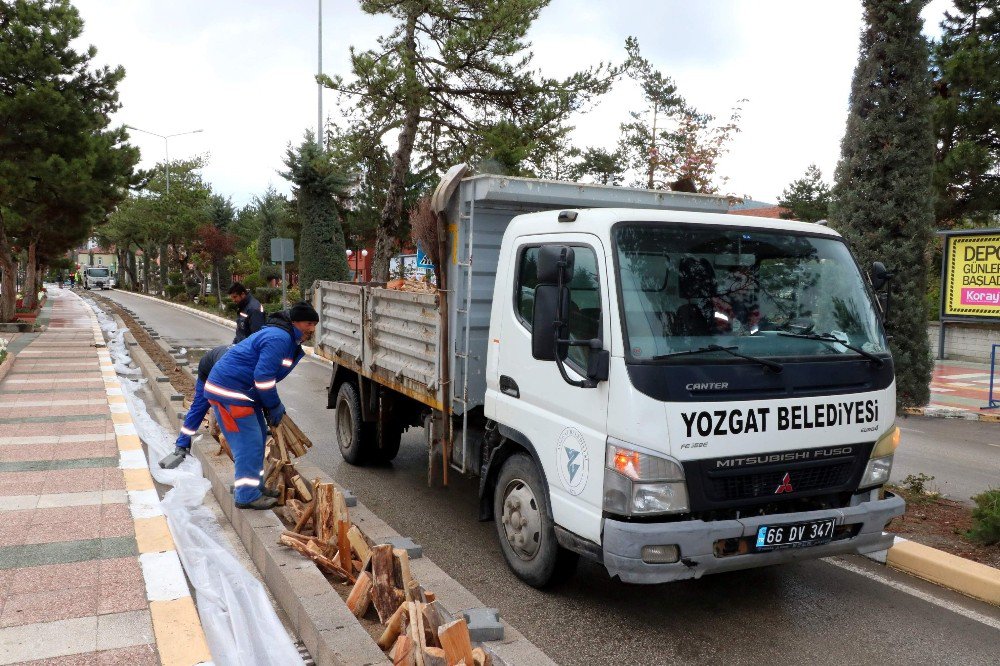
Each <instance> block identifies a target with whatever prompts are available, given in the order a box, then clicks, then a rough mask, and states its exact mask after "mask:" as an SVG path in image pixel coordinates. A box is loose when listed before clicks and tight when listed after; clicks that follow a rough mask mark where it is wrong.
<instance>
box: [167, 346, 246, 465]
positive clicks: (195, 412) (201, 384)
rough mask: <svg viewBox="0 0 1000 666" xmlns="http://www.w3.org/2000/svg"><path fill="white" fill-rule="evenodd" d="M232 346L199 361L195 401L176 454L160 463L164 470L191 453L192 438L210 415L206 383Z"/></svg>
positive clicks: (209, 352)
mask: <svg viewBox="0 0 1000 666" xmlns="http://www.w3.org/2000/svg"><path fill="white" fill-rule="evenodd" d="M231 346H232V345H222V346H220V347H215V348H214V349H210V350H209V351H208V353H207V354H205V355H204V356H202V357H201V360H200V361H198V376H197V377H196V378H195V382H194V400H192V401H191V406H190V407H189V408H188V411H187V415H186V416H185V417H184V425H182V426H181V434H180V435H178V436H177V441H176V442H174V452H173V453H171V454H170V455H168V456H167V457H165V458H164V459H163V460H161V461H160V467H162V468H163V469H174V468H175V467H177V466H178V465H180V464H181V463H182V462H184V458H186V457H187V455H188V454H189V453H191V438H192V437H194V436H195V435H196V434H197V433H198V428H200V427H201V422H202V420H203V419H204V418H205V414H207V413H208V400H207V399H205V382H206V381H208V375H209V373H210V372H212V368H213V367H215V364H216V363H217V362H218V360H219V359H220V358H222V355H223V354H225V353H226V350H227V349H229V348H230V347H231Z"/></svg>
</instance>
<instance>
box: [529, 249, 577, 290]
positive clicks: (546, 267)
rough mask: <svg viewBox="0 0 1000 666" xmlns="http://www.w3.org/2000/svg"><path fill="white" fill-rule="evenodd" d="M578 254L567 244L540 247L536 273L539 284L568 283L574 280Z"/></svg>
mask: <svg viewBox="0 0 1000 666" xmlns="http://www.w3.org/2000/svg"><path fill="white" fill-rule="evenodd" d="M575 257H576V255H575V254H574V253H573V248H571V247H569V246H566V245H543V246H542V247H540V248H538V265H537V267H536V273H535V274H536V275H537V276H538V284H555V285H568V284H569V283H570V282H571V281H572V280H573V265H574V263H575Z"/></svg>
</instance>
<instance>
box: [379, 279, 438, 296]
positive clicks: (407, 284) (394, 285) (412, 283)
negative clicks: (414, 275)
mask: <svg viewBox="0 0 1000 666" xmlns="http://www.w3.org/2000/svg"><path fill="white" fill-rule="evenodd" d="M385 288H386V289H392V290H394V291H408V292H411V293H415V294H433V293H435V292H437V287H435V286H434V285H432V284H431V283H430V282H427V281H425V280H412V279H409V278H406V279H403V278H399V279H396V280H389V281H388V282H387V283H386V285H385Z"/></svg>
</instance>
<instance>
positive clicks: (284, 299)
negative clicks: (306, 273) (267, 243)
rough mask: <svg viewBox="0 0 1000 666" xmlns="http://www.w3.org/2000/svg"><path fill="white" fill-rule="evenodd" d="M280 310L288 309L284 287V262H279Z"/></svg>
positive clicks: (286, 293)
mask: <svg viewBox="0 0 1000 666" xmlns="http://www.w3.org/2000/svg"><path fill="white" fill-rule="evenodd" d="M281 309H282V310H287V309H288V290H287V288H286V287H285V261H284V259H282V261H281Z"/></svg>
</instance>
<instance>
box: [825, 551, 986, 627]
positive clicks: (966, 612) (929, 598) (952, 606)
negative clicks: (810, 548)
mask: <svg viewBox="0 0 1000 666" xmlns="http://www.w3.org/2000/svg"><path fill="white" fill-rule="evenodd" d="M823 561H824V562H826V563H827V564H832V565H833V566H835V567H839V568H841V569H844V570H846V571H850V572H851V573H856V574H858V575H861V576H864V577H865V578H869V579H871V580H874V581H877V582H879V583H882V584H883V585H888V586H889V587H891V588H893V589H894V590H898V591H900V592H903V593H905V594H909V595H910V596H913V597H916V598H918V599H921V600H923V601H926V602H928V603H932V604H934V605H935V606H938V607H940V608H944V609H945V610H948V611H951V612H952V613H957V614H958V615H961V616H962V617H966V618H968V619H970V620H975V621H976V622H979V623H980V624H985V625H986V626H987V627H992V628H993V629H1000V619H997V618H993V617H990V616H988V615H984V614H982V613H980V612H978V611H974V610H972V609H970V608H965V607H964V606H960V605H959V604H956V603H954V602H951V601H946V600H944V599H940V598H938V597H935V596H934V595H932V594H928V593H927V592H924V591H922V590H918V589H917V588H915V587H912V586H910V585H907V584H906V583H900V582H899V581H895V580H892V579H891V578H889V577H888V576H885V575H881V574H879V573H876V572H874V571H869V570H868V569H864V568H862V567H859V566H857V565H855V564H850V563H849V562H844V561H842V560H835V559H833V558H830V557H824V558H823ZM956 594H958V593H957V592H956ZM979 603H982V602H979Z"/></svg>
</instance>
